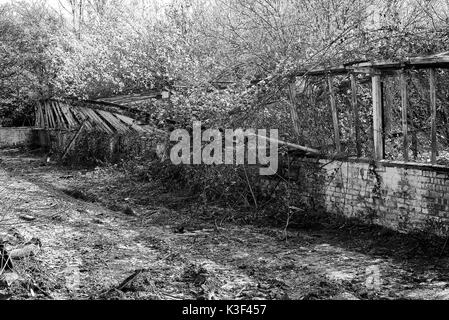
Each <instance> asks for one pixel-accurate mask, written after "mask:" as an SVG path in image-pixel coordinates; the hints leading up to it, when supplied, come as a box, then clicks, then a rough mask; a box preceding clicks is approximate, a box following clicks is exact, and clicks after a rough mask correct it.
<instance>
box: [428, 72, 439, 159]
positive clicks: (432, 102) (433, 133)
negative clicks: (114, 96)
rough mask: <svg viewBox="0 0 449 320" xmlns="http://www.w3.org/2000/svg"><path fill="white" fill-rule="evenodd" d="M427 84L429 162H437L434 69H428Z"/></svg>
mask: <svg viewBox="0 0 449 320" xmlns="http://www.w3.org/2000/svg"><path fill="white" fill-rule="evenodd" d="M429 85H430V110H431V113H432V114H431V123H432V128H431V141H432V154H431V159H430V161H431V163H436V162H437V153H438V150H437V128H436V119H437V105H436V88H435V69H430V73H429Z"/></svg>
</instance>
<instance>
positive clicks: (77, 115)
mask: <svg viewBox="0 0 449 320" xmlns="http://www.w3.org/2000/svg"><path fill="white" fill-rule="evenodd" d="M70 109H71V111H72V114H73V119H74V121H77V122H78V123H83V122H84V123H85V126H86V128H87V130H92V125H91V123H90V121H89V118H88V117H87V116H86V115H85V114H84V113H82V112H81V111H80V108H79V107H72V108H70Z"/></svg>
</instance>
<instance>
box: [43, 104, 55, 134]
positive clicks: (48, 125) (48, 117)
mask: <svg viewBox="0 0 449 320" xmlns="http://www.w3.org/2000/svg"><path fill="white" fill-rule="evenodd" d="M44 107H45V120H46V123H45V127H46V128H53V125H52V122H51V115H50V108H49V107H48V104H47V103H45V104H44Z"/></svg>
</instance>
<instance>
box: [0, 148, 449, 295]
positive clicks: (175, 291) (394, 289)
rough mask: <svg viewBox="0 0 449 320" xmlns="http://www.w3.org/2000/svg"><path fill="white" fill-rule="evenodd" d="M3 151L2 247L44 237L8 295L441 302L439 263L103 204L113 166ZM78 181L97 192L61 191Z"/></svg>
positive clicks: (313, 234)
mask: <svg viewBox="0 0 449 320" xmlns="http://www.w3.org/2000/svg"><path fill="white" fill-rule="evenodd" d="M0 158H2V161H3V164H1V165H2V166H3V168H0V199H1V207H0V214H1V216H2V219H1V220H0V237H3V238H4V239H7V240H8V241H9V247H8V248H10V249H11V248H14V247H20V246H21V245H23V243H24V242H26V241H27V240H30V239H31V238H33V237H35V238H39V239H40V241H41V243H42V249H41V251H40V252H39V253H38V254H37V255H36V256H35V257H32V258H28V259H25V260H22V261H18V262H16V269H17V273H18V275H19V276H20V277H21V279H19V280H18V281H16V282H14V283H13V284H12V285H11V286H10V287H7V286H5V285H4V284H3V285H2V284H0V293H2V294H10V295H11V294H12V298H18V299H36V298H43V299H68V298H76V299H89V298H93V299H96V298H119V299H124V298H127V299H398V298H410V299H414V298H419V299H432V298H437V299H449V276H448V275H447V266H448V261H449V260H448V259H447V258H444V259H437V260H435V262H433V261H427V262H425V261H413V262H411V261H401V260H400V259H399V258H398V257H395V256H394V255H389V254H381V253H378V252H377V253H376V252H374V253H373V252H368V253H367V252H363V250H353V249H351V248H349V247H348V246H347V245H346V244H345V243H344V242H342V241H340V239H339V237H337V236H335V235H334V234H330V233H329V232H327V231H326V230H315V231H301V230H298V231H292V232H291V234H290V238H289V239H290V240H289V242H288V243H286V242H285V241H282V240H280V236H279V235H280V234H281V231H280V230H277V229H275V228H258V227H253V226H241V225H235V224H232V223H225V224H220V225H216V224H214V223H207V222H201V221H196V220H195V221H193V220H192V219H193V218H192V217H191V216H189V212H191V210H190V209H189V210H190V211H189V210H187V208H185V209H178V210H173V209H169V208H167V207H164V206H160V205H155V204H154V205H139V204H135V203H134V202H133V199H132V196H131V198H123V199H116V200H117V202H119V203H120V202H122V203H133V205H132V208H133V211H134V213H135V214H128V215H127V214H124V213H123V212H121V211H112V210H111V209H109V208H106V207H105V206H103V205H102V203H103V202H102V201H101V195H104V197H106V198H107V196H108V193H111V192H112V191H111V189H109V188H110V186H108V185H107V184H106V181H111V177H110V176H111V173H108V172H103V171H101V170H91V171H84V172H82V171H76V170H69V169H65V168H61V167H58V166H51V165H50V166H43V165H42V164H43V159H42V158H40V157H25V156H23V155H22V156H19V155H14V156H11V155H7V154H5V153H3V154H1V155H0ZM75 185H76V186H84V188H87V189H91V190H93V191H95V192H93V191H92V192H93V193H95V194H97V198H96V199H91V201H82V200H80V199H75V198H74V197H73V196H69V195H68V193H67V192H66V191H67V190H68V189H69V188H73V186H75ZM78 198H79V197H78ZM84 200H86V199H84ZM169 201H170V199H169V198H167V199H164V201H162V202H166V203H167V204H168V202H169ZM160 202H161V201H159V202H158V201H155V203H160ZM203 210H204V209H203ZM206 210H207V209H206ZM210 210H213V208H210ZM131 213H132V212H131ZM21 215H22V216H23V215H30V216H33V217H35V218H36V219H35V220H33V221H24V220H22V219H21V218H20V216H21ZM187 220H188V221H187ZM180 225H186V226H189V227H186V228H185V230H183V229H179V226H180ZM354 241H357V239H354ZM136 270H142V271H140V272H138V273H136V276H135V277H134V278H133V279H132V280H133V281H129V282H128V283H122V282H123V280H125V279H126V278H127V277H128V276H130V275H133V274H134V273H135V271H136ZM121 283H122V286H120V284H121Z"/></svg>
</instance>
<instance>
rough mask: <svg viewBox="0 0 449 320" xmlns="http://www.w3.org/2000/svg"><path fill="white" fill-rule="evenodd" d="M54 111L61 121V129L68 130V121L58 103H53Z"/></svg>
mask: <svg viewBox="0 0 449 320" xmlns="http://www.w3.org/2000/svg"><path fill="white" fill-rule="evenodd" d="M55 110H56V111H57V112H58V114H59V118H60V121H61V126H62V128H63V129H70V122H69V120H67V117H66V116H65V113H64V112H63V110H62V106H61V104H60V103H59V102H56V103H55Z"/></svg>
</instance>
